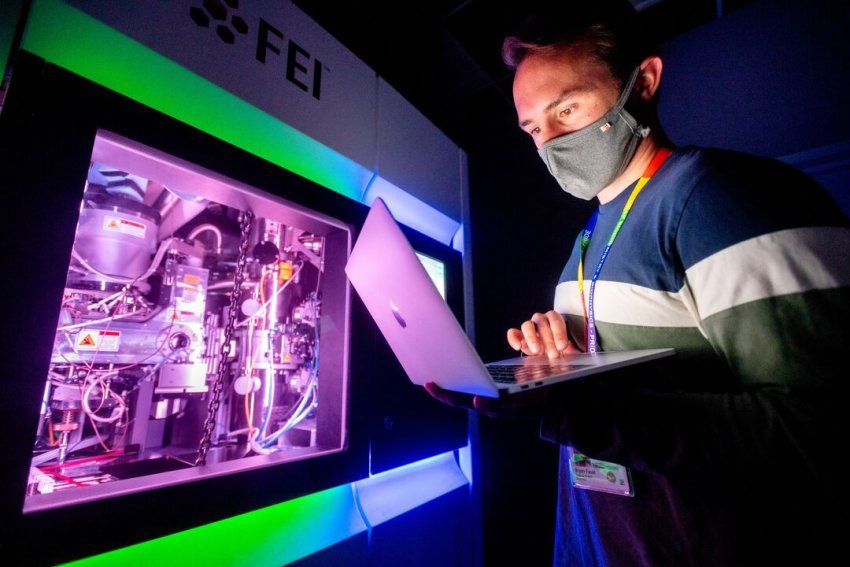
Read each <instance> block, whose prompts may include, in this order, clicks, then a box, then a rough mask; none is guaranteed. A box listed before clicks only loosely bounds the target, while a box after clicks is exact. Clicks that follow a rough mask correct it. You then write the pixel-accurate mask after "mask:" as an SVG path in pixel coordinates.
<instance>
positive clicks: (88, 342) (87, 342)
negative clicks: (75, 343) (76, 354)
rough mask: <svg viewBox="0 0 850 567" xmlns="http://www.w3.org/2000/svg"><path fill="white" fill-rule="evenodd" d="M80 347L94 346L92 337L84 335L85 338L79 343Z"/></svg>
mask: <svg viewBox="0 0 850 567" xmlns="http://www.w3.org/2000/svg"><path fill="white" fill-rule="evenodd" d="M80 346H95V342H94V337H92V336H91V335H90V334H88V333H86V336H85V337H83V340H81V341H80Z"/></svg>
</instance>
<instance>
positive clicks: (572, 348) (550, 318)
mask: <svg viewBox="0 0 850 567" xmlns="http://www.w3.org/2000/svg"><path fill="white" fill-rule="evenodd" d="M508 344H510V345H511V347H512V348H513V349H514V350H521V351H522V352H523V353H525V354H527V355H532V354H544V353H545V354H546V356H548V357H549V360H555V359H556V358H560V357H561V356H563V355H565V354H578V353H580V352H581V350H579V348H578V347H577V346H576V345H574V344H573V342H572V341H571V340H570V337H569V335H568V334H567V324H566V322H565V321H564V317H563V316H562V315H561V314H560V313H558V312H557V311H554V310H553V311H548V312H546V313H535V314H534V315H532V317H531V319H530V320H528V321H526V322H525V323H523V324H522V326H521V327H520V329H508Z"/></svg>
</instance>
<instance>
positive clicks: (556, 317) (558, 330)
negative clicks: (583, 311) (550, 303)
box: [546, 309, 571, 351]
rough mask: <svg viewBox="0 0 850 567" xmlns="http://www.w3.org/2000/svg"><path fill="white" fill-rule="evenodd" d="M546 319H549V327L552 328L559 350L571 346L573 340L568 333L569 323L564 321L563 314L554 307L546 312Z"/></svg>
mask: <svg viewBox="0 0 850 567" xmlns="http://www.w3.org/2000/svg"><path fill="white" fill-rule="evenodd" d="M546 319H547V320H548V321H549V328H550V329H551V330H552V338H553V339H554V340H555V347H556V348H557V349H558V350H559V351H564V350H566V349H567V348H568V347H569V346H570V343H571V341H570V337H569V335H568V334H567V323H566V321H564V317H563V315H561V314H560V313H558V312H557V311H555V310H554V309H553V310H552V311H547V312H546Z"/></svg>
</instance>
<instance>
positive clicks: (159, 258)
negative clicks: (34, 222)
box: [71, 238, 177, 284]
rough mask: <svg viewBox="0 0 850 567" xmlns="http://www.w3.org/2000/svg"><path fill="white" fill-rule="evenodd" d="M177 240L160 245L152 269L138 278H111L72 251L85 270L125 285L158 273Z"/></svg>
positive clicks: (74, 250)
mask: <svg viewBox="0 0 850 567" xmlns="http://www.w3.org/2000/svg"><path fill="white" fill-rule="evenodd" d="M176 240H177V239H176V238H168V239H166V240H163V241H162V244H160V245H159V249H158V250H157V251H156V255H155V256H154V257H153V262H151V265H150V268H148V269H147V271H146V272H145V273H143V274H142V275H140V276H139V277H137V278H125V277H121V276H110V275H109V274H104V273H103V272H101V271H100V270H98V269H96V268H95V267H94V266H92V265H91V264H89V263H88V262H87V261H86V259H85V258H83V257H82V256H81V255H80V253H79V252H77V250H76V248H75V249H73V250H71V255H72V256H73V257H74V259H75V260H76V261H77V262H79V263H80V265H81V266H82V267H84V268H85V269H87V270H88V271H90V272H91V273H93V274H95V275H96V276H99V277H101V278H103V279H105V280H106V281H109V282H113V283H124V284H127V283H135V282H137V281H142V280H146V279H147V278H148V277H150V276H151V274H153V273H154V272H155V271H156V269H157V268H158V267H159V263H160V262H162V258H163V256H165V253H166V252H167V251H168V248H169V247H170V246H171V245H172V244H173V243H174V242H175V241H176Z"/></svg>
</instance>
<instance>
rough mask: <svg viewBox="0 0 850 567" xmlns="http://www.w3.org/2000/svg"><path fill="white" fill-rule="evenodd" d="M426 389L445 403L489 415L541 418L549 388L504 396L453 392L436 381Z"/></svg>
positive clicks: (426, 386)
mask: <svg viewBox="0 0 850 567" xmlns="http://www.w3.org/2000/svg"><path fill="white" fill-rule="evenodd" d="M425 389H426V390H428V393H429V394H431V395H432V396H433V397H435V398H437V399H438V400H440V401H441V402H443V403H444V404H448V405H450V406H454V407H457V408H466V409H471V410H475V411H477V412H479V413H483V414H484V415H486V416H489V417H510V418H525V419H539V418H541V417H543V409H544V406H545V403H546V393H547V390H548V389H549V388H535V389H533V390H528V391H526V392H520V393H517V394H510V395H507V396H505V397H502V398H487V397H485V396H473V395H471V394H461V393H458V392H452V391H450V390H444V389H443V388H440V387H439V386H438V385H437V384H435V383H434V382H427V383H426V384H425Z"/></svg>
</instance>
